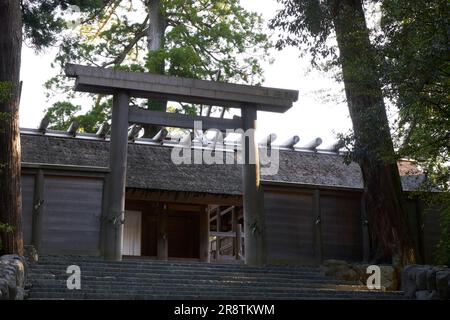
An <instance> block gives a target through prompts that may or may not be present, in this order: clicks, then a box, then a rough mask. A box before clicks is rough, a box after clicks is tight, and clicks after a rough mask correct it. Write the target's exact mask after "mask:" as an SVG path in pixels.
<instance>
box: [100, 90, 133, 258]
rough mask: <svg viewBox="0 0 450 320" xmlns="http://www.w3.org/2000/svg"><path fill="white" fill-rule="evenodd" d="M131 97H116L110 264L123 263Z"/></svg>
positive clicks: (107, 229)
mask: <svg viewBox="0 0 450 320" xmlns="http://www.w3.org/2000/svg"><path fill="white" fill-rule="evenodd" d="M129 100H130V99H129V96H128V94H127V93H126V92H125V91H120V92H117V93H115V94H114V98H113V107H112V120H111V143H110V152H109V164H110V169H111V171H110V174H109V175H108V178H107V189H106V193H107V194H106V203H107V204H106V223H105V225H104V226H105V238H104V239H105V243H104V246H103V248H104V255H105V259H107V260H114V261H120V260H122V237H123V221H124V220H123V219H124V212H125V182H126V169H127V148H128V106H129V103H130V101H129Z"/></svg>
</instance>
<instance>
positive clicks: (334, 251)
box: [263, 184, 441, 264]
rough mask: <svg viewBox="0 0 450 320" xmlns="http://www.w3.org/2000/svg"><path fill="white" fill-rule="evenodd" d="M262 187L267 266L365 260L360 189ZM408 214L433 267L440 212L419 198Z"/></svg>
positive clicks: (410, 201)
mask: <svg viewBox="0 0 450 320" xmlns="http://www.w3.org/2000/svg"><path fill="white" fill-rule="evenodd" d="M263 187H264V208H265V216H266V231H267V251H268V252H267V256H268V260H269V262H274V263H282V262H294V263H301V264H310V263H320V262H321V261H322V260H324V259H342V260H347V261H362V260H363V257H364V235H363V232H364V227H363V221H362V212H361V192H360V191H358V190H338V189H332V188H321V189H318V188H315V187H313V186H304V187H303V186H280V185H270V184H264V185H263ZM317 199H318V200H317ZM317 201H318V203H317ZM407 210H408V215H409V223H410V226H411V230H412V235H413V239H414V241H415V242H416V243H417V244H418V247H419V249H420V250H421V254H422V256H423V258H424V261H423V263H427V264H434V263H435V257H434V252H435V250H436V245H437V243H438V241H439V238H440V233H441V231H440V227H439V210H438V209H436V208H434V209H426V210H424V209H423V208H422V205H421V203H420V201H417V200H416V199H408V202H407ZM368 245H369V244H368V243H367V244H366V246H368Z"/></svg>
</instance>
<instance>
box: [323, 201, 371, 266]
mask: <svg viewBox="0 0 450 320" xmlns="http://www.w3.org/2000/svg"><path fill="white" fill-rule="evenodd" d="M320 207H321V217H322V219H321V220H322V235H323V252H324V259H344V260H349V261H361V260H362V254H363V245H362V225H361V199H360V197H359V196H358V195H353V194H346V193H344V192H339V193H333V192H327V193H326V194H324V193H321V196H320Z"/></svg>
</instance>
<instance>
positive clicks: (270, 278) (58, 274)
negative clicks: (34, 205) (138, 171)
mask: <svg viewBox="0 0 450 320" xmlns="http://www.w3.org/2000/svg"><path fill="white" fill-rule="evenodd" d="M29 275H30V278H33V277H38V278H39V277H41V276H42V277H45V278H49V279H51V278H54V279H67V277H68V276H69V275H68V274H67V273H66V272H65V270H64V271H61V270H42V271H39V272H36V271H35V270H31V271H30V272H29ZM81 277H87V278H86V279H89V278H100V277H110V278H115V279H117V280H120V279H137V280H138V279H141V280H146V279H161V280H165V279H167V280H171V279H178V280H180V279H199V280H221V281H232V280H240V281H249V282H260V281H263V282H279V283H292V282H294V283H295V282H296V281H303V280H310V281H316V280H318V281H320V280H328V281H330V282H333V281H336V280H334V279H332V278H327V277H325V276H301V275H291V276H282V277H280V276H277V275H265V276H261V275H258V274H202V273H198V274H186V273H182V272H180V273H177V274H167V273H153V272H135V273H131V272H129V273H123V272H110V271H107V270H106V271H102V270H99V271H86V270H83V269H81ZM348 283H350V282H348Z"/></svg>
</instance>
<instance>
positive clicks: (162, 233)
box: [156, 205, 169, 261]
mask: <svg viewBox="0 0 450 320" xmlns="http://www.w3.org/2000/svg"><path fill="white" fill-rule="evenodd" d="M168 224H169V212H168V211H167V208H166V207H165V206H164V207H163V208H161V207H160V205H158V227H157V229H158V237H157V240H156V241H157V255H158V259H159V260H165V261H166V260H168V258H169V239H168Z"/></svg>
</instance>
